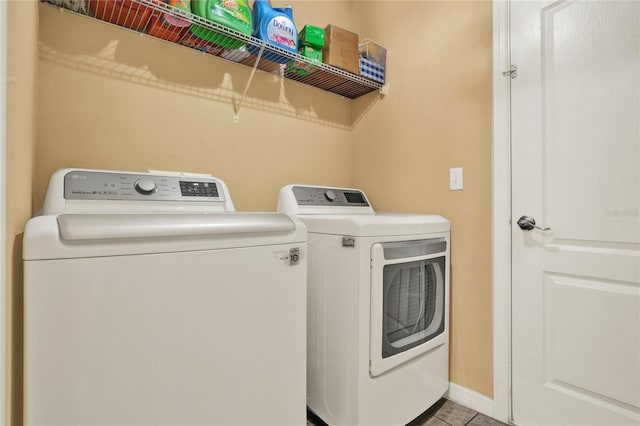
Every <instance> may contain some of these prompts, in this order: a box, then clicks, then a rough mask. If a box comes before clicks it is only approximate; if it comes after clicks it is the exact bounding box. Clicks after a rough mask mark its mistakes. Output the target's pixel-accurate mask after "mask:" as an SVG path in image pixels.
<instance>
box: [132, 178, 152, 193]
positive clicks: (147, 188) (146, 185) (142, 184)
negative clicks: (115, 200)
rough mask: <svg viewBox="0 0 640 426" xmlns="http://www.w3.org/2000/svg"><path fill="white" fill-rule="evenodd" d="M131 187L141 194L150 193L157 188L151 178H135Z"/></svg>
mask: <svg viewBox="0 0 640 426" xmlns="http://www.w3.org/2000/svg"><path fill="white" fill-rule="evenodd" d="M133 187H134V188H135V189H136V191H138V192H139V193H140V194H142V195H151V194H153V193H154V192H156V190H157V189H158V187H157V186H156V183H155V182H154V181H152V180H151V179H140V180H137V181H136V183H134V184H133Z"/></svg>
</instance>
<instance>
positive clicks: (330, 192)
mask: <svg viewBox="0 0 640 426" xmlns="http://www.w3.org/2000/svg"><path fill="white" fill-rule="evenodd" d="M293 195H294V197H295V198H296V203H297V204H298V205H299V206H349V207H352V206H356V207H361V206H364V207H368V206H369V202H368V201H367V197H365V195H364V193H363V192H362V191H358V190H355V189H353V190H352V189H339V188H319V187H312V186H294V187H293Z"/></svg>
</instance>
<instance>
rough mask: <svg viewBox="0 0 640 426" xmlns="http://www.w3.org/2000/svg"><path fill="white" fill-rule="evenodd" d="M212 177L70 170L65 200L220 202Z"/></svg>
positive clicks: (220, 191) (65, 186) (222, 193)
mask: <svg viewBox="0 0 640 426" xmlns="http://www.w3.org/2000/svg"><path fill="white" fill-rule="evenodd" d="M224 196H225V194H224V192H223V191H222V188H221V186H220V185H219V182H218V181H217V179H215V178H206V177H202V178H200V177H198V178H196V177H190V176H188V177H180V176H168V175H160V174H159V175H154V174H151V173H148V174H131V173H113V172H98V171H81V170H74V171H70V172H68V173H67V174H66V175H65V177H64V198H65V199H66V200H137V201H151V200H154V201H224Z"/></svg>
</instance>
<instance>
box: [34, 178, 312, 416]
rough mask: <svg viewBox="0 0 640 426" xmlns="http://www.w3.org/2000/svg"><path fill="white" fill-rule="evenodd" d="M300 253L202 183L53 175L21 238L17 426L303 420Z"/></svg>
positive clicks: (290, 220)
mask: <svg viewBox="0 0 640 426" xmlns="http://www.w3.org/2000/svg"><path fill="white" fill-rule="evenodd" d="M305 247H306V230H305V226H304V225H303V224H302V223H301V222H300V221H299V220H297V219H296V218H295V217H290V216H288V215H286V214H278V213H238V212H235V210H234V207H233V203H232V202H231V197H230V195H229V192H228V190H227V187H226V185H225V184H224V182H223V181H222V180H220V179H217V178H214V177H211V176H203V175H189V174H182V173H180V174H172V173H166V172H163V173H134V172H116V171H100V170H81V169H72V170H60V171H58V172H56V173H55V174H54V175H53V176H52V178H51V182H50V184H49V188H48V191H47V196H46V200H45V204H44V208H43V211H42V214H41V215H39V216H37V217H34V218H33V219H31V220H30V221H29V222H28V223H27V226H26V230H25V236H24V271H25V289H24V304H25V308H24V309H25V316H24V321H25V325H24V327H25V328H24V340H25V378H24V382H25V383H24V386H25V391H24V407H25V408H24V416H25V421H24V424H25V425H44V424H48V425H54V424H55V425H65V426H70V425H122V426H124V425H130V426H133V425H135V426H139V425H225V426H226V425H258V424H260V425H273V426H281V425H292V426H294V425H295V426H300V425H304V424H305V423H306V413H307V410H306V404H305V396H304V395H305V369H306V364H305V359H306V351H305V341H306V337H305V336H306V327H305V319H306V303H305V302H306V248H305Z"/></svg>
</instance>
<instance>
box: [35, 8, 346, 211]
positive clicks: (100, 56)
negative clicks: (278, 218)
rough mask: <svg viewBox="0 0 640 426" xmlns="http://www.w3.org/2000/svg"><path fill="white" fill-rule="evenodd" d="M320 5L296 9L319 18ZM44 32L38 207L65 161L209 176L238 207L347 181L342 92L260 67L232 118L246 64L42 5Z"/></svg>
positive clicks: (264, 205)
mask: <svg viewBox="0 0 640 426" xmlns="http://www.w3.org/2000/svg"><path fill="white" fill-rule="evenodd" d="M321 6H322V3H321V2H304V4H303V5H301V6H300V7H297V6H295V4H294V7H295V9H294V10H295V12H296V17H297V19H298V20H299V22H306V19H307V18H306V17H305V16H306V15H311V16H314V17H315V16H318V18H315V19H320V20H322V21H324V20H326V19H327V18H326V17H325V18H323V17H322V15H323V13H324V14H325V15H327V14H328V13H329V11H328V10H327V6H326V5H325V6H324V9H323V8H322V7H321ZM331 7H332V8H338V10H340V9H344V8H345V6H344V4H343V3H339V2H338V3H331ZM340 14H341V15H345V13H344V10H343V11H342V12H340ZM40 39H41V46H40V57H41V61H40V67H41V70H40V71H41V78H40V91H39V111H38V113H39V120H38V132H39V138H38V146H37V151H36V164H37V174H36V197H35V203H36V206H38V207H39V206H41V204H42V200H43V197H44V193H45V191H46V187H47V183H48V179H49V177H50V176H51V173H52V172H53V171H55V170H56V169H58V168H61V167H88V168H105V169H115V170H127V171H128V170H131V171H144V170H148V169H159V170H180V171H189V172H199V173H212V174H214V175H215V176H218V177H220V178H222V179H223V180H224V181H225V182H226V183H227V185H228V186H229V191H230V192H231V194H232V196H233V200H234V203H235V204H236V208H237V209H238V210H274V209H275V207H276V200H277V195H278V190H279V188H280V187H281V186H282V185H284V184H286V183H291V182H293V181H296V182H305V183H321V182H323V183H326V184H331V185H346V184H348V183H350V182H351V152H352V146H351V131H350V127H351V106H350V103H349V101H348V100H346V99H343V98H340V97H337V96H334V95H331V94H328V93H326V92H322V91H319V90H318V89H315V88H311V87H308V86H300V85H298V84H295V83H292V82H289V81H287V82H283V81H282V80H279V79H277V78H275V77H274V76H271V75H268V74H264V73H257V74H256V79H255V81H254V83H253V84H252V86H251V89H250V90H249V93H248V99H247V100H246V103H245V104H244V105H243V106H242V107H241V109H240V122H239V123H238V124H234V123H233V112H234V107H233V104H232V101H233V100H234V99H237V98H239V97H240V95H241V94H242V91H243V89H244V85H245V82H246V81H247V79H248V77H249V68H247V67H244V66H241V65H237V64H233V63H229V62H226V61H220V60H218V59H215V58H211V57H208V56H206V55H202V54H197V53H195V52H193V51H191V50H187V49H185V48H182V47H179V46H176V45H172V44H169V43H165V42H162V41H158V40H153V39H151V38H143V39H142V38H140V36H139V35H138V34H135V33H131V32H127V31H122V30H119V29H117V28H114V27H112V26H109V25H106V24H102V23H96V22H92V21H90V20H87V19H84V18H82V17H78V16H74V15H72V14H70V13H60V12H59V11H58V10H56V9H54V8H51V7H48V6H44V5H43V6H41V7H40Z"/></svg>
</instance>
